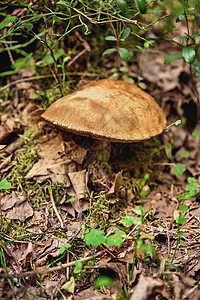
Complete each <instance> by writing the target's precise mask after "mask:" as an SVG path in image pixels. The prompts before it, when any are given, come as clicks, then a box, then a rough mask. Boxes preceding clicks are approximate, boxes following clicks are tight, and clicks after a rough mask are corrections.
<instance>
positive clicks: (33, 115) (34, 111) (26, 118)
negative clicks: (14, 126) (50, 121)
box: [21, 103, 44, 126]
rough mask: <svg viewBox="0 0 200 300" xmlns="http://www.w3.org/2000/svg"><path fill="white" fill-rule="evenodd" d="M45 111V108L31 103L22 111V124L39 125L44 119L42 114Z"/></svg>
mask: <svg viewBox="0 0 200 300" xmlns="http://www.w3.org/2000/svg"><path fill="white" fill-rule="evenodd" d="M43 112H44V111H43V109H41V108H39V107H38V106H37V105H36V104H34V103H29V104H28V105H27V106H26V107H25V108H24V110H23V111H22V114H21V124H22V125H33V126H37V125H38V124H39V122H41V121H42V118H41V114H42V113H43Z"/></svg>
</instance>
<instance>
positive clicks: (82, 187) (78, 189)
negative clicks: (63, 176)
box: [68, 170, 88, 212]
mask: <svg viewBox="0 0 200 300" xmlns="http://www.w3.org/2000/svg"><path fill="white" fill-rule="evenodd" d="M68 176H69V179H70V181H71V183H72V186H73V190H74V192H72V194H71V195H70V196H72V195H75V196H74V198H73V199H72V200H71V204H72V206H73V208H74V209H75V210H76V211H77V212H81V210H82V208H81V207H80V202H79V200H80V199H81V198H84V194H85V193H86V192H88V187H87V183H88V173H87V172H86V170H82V171H79V172H69V173H68Z"/></svg>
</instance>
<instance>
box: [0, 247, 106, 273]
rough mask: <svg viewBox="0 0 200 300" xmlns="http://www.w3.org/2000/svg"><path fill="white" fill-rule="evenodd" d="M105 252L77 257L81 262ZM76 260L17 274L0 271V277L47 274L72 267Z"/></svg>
mask: <svg viewBox="0 0 200 300" xmlns="http://www.w3.org/2000/svg"><path fill="white" fill-rule="evenodd" d="M104 253H105V251H104V250H103V251H100V252H98V253H96V254H94V255H91V256H88V257H84V258H81V259H78V260H79V261H81V262H83V261H88V260H90V259H93V258H95V257H98V256H101V255H103V254H104ZM76 261H77V260H76ZM76 261H72V262H70V263H66V264H62V265H59V266H56V267H52V268H46V269H41V270H35V271H31V272H21V273H19V274H17V273H13V272H10V273H8V274H6V273H0V278H25V277H33V276H39V275H43V274H47V273H51V272H55V271H60V270H62V269H66V268H69V267H72V266H74V265H75V262H76Z"/></svg>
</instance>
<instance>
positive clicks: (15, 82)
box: [0, 72, 100, 92]
mask: <svg viewBox="0 0 200 300" xmlns="http://www.w3.org/2000/svg"><path fill="white" fill-rule="evenodd" d="M67 74H68V75H70V76H73V75H74V76H88V77H99V76H100V75H99V74H95V73H94V74H92V73H87V72H85V73H84V72H68V73H67ZM58 75H59V76H63V74H58ZM50 77H53V75H52V74H48V75H41V76H33V77H27V78H21V79H18V80H15V81H12V82H10V83H8V84H6V85H4V86H3V87H2V88H0V92H2V91H3V90H5V89H7V88H9V87H10V86H12V85H15V84H18V83H21V82H25V81H32V80H39V79H43V78H50Z"/></svg>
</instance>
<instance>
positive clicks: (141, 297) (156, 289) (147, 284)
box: [130, 274, 164, 300]
mask: <svg viewBox="0 0 200 300" xmlns="http://www.w3.org/2000/svg"><path fill="white" fill-rule="evenodd" d="M163 288H164V282H163V281H162V280H161V279H158V278H157V279H154V278H152V277H145V276H144V275H143V274H141V275H140V278H139V281H138V284H137V285H136V288H135V290H134V292H133V294H132V295H131V297H130V300H135V299H137V300H147V299H155V296H156V295H158V294H159V295H162V290H163Z"/></svg>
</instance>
